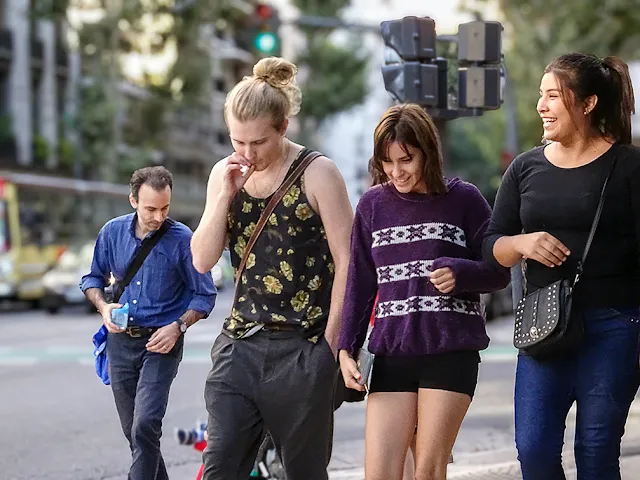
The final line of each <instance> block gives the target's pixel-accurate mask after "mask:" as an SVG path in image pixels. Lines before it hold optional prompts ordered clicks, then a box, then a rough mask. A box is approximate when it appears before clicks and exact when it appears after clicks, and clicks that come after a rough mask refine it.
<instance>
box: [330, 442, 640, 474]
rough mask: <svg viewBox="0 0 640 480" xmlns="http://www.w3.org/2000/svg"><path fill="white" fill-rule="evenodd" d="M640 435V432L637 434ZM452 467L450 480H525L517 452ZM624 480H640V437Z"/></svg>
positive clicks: (627, 455) (628, 454)
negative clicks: (639, 478)
mask: <svg viewBox="0 0 640 480" xmlns="http://www.w3.org/2000/svg"><path fill="white" fill-rule="evenodd" d="M638 433H640V432H638ZM563 457H564V459H565V461H564V465H565V473H566V476H567V480H577V473H576V468H575V462H574V459H573V452H572V448H566V449H565V451H564V455H563ZM455 460H456V461H455V463H454V464H452V465H449V469H448V474H447V478H448V479H450V480H522V475H521V473H520V465H519V464H518V461H517V456H516V451H515V448H514V449H506V450H496V451H493V452H483V453H479V454H462V455H458V456H456V457H455ZM620 465H621V472H622V479H623V480H627V479H628V480H631V479H635V478H638V476H639V475H638V472H640V436H637V437H634V438H629V439H625V440H624V441H623V447H622V457H621V458H620ZM329 478H330V480H364V469H363V468H362V467H359V468H351V469H342V470H332V471H329Z"/></svg>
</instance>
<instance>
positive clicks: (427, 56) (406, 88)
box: [380, 17, 439, 106]
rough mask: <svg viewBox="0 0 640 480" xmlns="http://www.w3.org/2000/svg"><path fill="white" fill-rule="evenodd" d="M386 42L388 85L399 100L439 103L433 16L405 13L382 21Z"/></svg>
mask: <svg viewBox="0 0 640 480" xmlns="http://www.w3.org/2000/svg"><path fill="white" fill-rule="evenodd" d="M380 30H381V33H382V39H383V40H384V43H385V65H384V66H383V67H382V78H383V80H384V87H385V90H387V91H388V92H389V93H390V94H391V96H392V97H393V98H395V99H396V100H397V101H399V102H413V103H418V104H420V105H426V106H437V105H438V99H439V95H438V76H439V75H438V65H436V64H432V63H430V62H431V60H433V59H435V57H436V24H435V22H434V21H433V19H431V18H429V17H421V18H418V17H404V18H403V19H401V20H389V21H386V22H382V23H381V24H380Z"/></svg>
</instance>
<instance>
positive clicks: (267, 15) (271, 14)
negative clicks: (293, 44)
mask: <svg viewBox="0 0 640 480" xmlns="http://www.w3.org/2000/svg"><path fill="white" fill-rule="evenodd" d="M253 17H254V18H253V21H254V22H253V23H254V28H253V29H252V36H253V41H252V47H253V49H254V51H255V53H256V54H257V55H260V56H265V57H268V56H279V55H280V37H279V36H278V29H279V28H280V16H279V15H278V11H277V10H276V9H275V8H273V7H272V6H271V5H268V4H266V3H257V4H256V6H255V10H254V16H253Z"/></svg>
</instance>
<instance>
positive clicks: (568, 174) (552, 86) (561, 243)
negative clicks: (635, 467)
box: [483, 53, 640, 480]
mask: <svg viewBox="0 0 640 480" xmlns="http://www.w3.org/2000/svg"><path fill="white" fill-rule="evenodd" d="M633 106H634V99H633V90H632V86H631V80H630V78H629V73H628V68H627V65H626V64H625V63H624V62H622V61H621V60H620V59H618V58H616V57H607V58H604V59H602V60H600V59H598V58H596V57H593V56H591V55H584V54H578V53H573V54H568V55H563V56H561V57H559V58H557V59H555V60H554V61H553V62H551V64H550V65H549V66H548V67H547V68H546V69H545V72H544V76H543V77H542V81H541V84H540V99H539V100H538V105H537V111H538V113H539V115H540V117H541V118H542V122H543V129H544V140H545V143H546V145H545V146H542V147H537V148H534V149H533V150H531V151H529V152H526V153H523V154H522V155H520V156H518V158H516V159H515V160H514V161H513V163H512V164H511V165H510V167H509V169H508V170H507V172H506V173H505V175H504V178H503V183H502V186H501V187H500V190H499V192H498V195H497V197H496V202H495V207H494V210H493V216H492V218H491V223H490V225H489V227H488V229H487V233H486V237H485V241H484V244H483V251H484V257H485V259H486V260H489V261H494V262H497V263H498V264H500V265H503V266H506V267H511V266H514V265H516V264H517V263H518V262H520V261H521V260H522V259H525V260H526V283H527V291H528V292H532V291H535V290H537V289H539V288H542V287H545V286H547V285H549V284H551V283H553V282H555V281H556V280H559V279H573V277H574V276H575V272H576V266H577V263H578V261H579V260H580V258H581V256H582V253H583V251H584V248H585V244H586V242H587V237H588V235H589V230H590V228H591V224H592V222H593V218H594V216H595V212H596V209H597V205H598V201H599V197H600V192H601V190H602V186H603V184H604V180H605V178H606V177H607V175H608V173H609V171H610V170H611V167H612V162H613V160H614V158H615V159H616V164H615V167H614V169H613V171H612V173H611V177H610V180H609V183H608V186H607V189H606V196H605V201H604V208H603V211H602V217H601V220H600V223H599V226H598V229H597V231H596V235H595V237H594V240H593V244H592V246H591V249H590V250H589V253H588V256H587V259H586V262H585V265H584V273H583V275H582V277H581V279H580V282H579V283H578V284H577V286H576V289H575V291H574V296H573V298H574V304H573V313H574V315H573V316H572V320H573V319H578V321H580V322H581V323H582V325H583V327H584V337H583V338H582V341H581V342H580V343H579V344H578V346H577V347H576V348H574V349H573V350H570V351H568V352H565V353H563V354H557V355H555V356H552V357H548V356H547V357H538V356H536V357H533V356H529V355H526V354H524V353H523V352H521V353H520V355H519V357H518V367H517V372H516V387H515V428H516V446H517V448H518V458H519V460H520V464H521V467H522V474H523V477H524V480H532V479H533V480H539V479H545V480H556V479H564V478H565V477H564V472H563V469H562V463H561V454H562V445H563V437H564V430H565V423H566V418H567V414H568V412H569V409H570V408H571V405H572V404H573V403H574V402H576V405H577V418H576V432H575V458H576V464H577V468H578V478H580V479H584V480H587V479H589V480H590V479H594V480H595V479H598V480H600V479H607V480H609V479H619V478H620V469H619V462H618V460H619V456H620V440H621V437H622V434H623V432H624V425H625V422H626V418H627V414H628V412H629V407H630V405H631V402H632V400H633V398H634V396H635V393H636V391H637V389H638V382H639V380H640V375H639V370H638V355H639V353H640V351H639V336H640V323H639V318H640V150H639V149H638V148H636V147H633V146H631V145H630V144H631V114H632V112H633Z"/></svg>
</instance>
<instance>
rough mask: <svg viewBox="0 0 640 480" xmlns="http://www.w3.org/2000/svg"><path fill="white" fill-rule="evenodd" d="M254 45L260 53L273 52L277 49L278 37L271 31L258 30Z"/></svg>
mask: <svg viewBox="0 0 640 480" xmlns="http://www.w3.org/2000/svg"><path fill="white" fill-rule="evenodd" d="M254 46H255V47H256V49H257V50H258V51H259V52H260V53H264V54H271V53H275V52H276V51H277V50H278V37H277V36H276V34H275V33H273V32H260V33H258V34H257V35H256V38H255V39H254Z"/></svg>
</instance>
